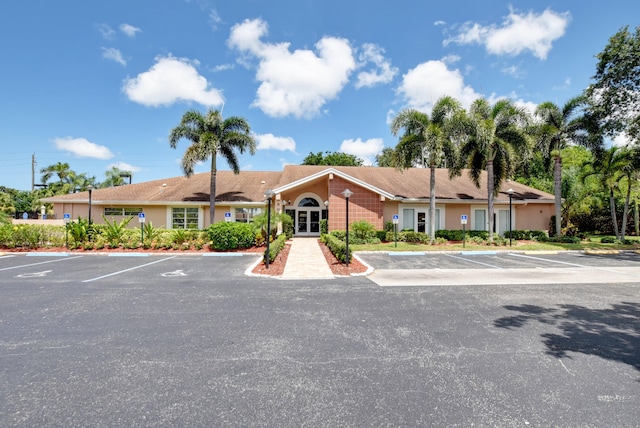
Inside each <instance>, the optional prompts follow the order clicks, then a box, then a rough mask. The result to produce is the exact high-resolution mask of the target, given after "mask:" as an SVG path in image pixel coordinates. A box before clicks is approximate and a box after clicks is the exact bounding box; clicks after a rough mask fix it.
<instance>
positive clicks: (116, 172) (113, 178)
mask: <svg viewBox="0 0 640 428" xmlns="http://www.w3.org/2000/svg"><path fill="white" fill-rule="evenodd" d="M131 174H132V173H131V171H124V170H121V169H120V168H118V167H116V166H113V167H111V169H108V170H107V171H105V173H104V175H105V177H107V178H106V180H105V181H104V182H102V184H100V187H115V186H122V185H123V184H125V181H124V177H131Z"/></svg>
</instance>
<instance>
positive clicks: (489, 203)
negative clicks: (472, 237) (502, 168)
mask: <svg viewBox="0 0 640 428" xmlns="http://www.w3.org/2000/svg"><path fill="white" fill-rule="evenodd" d="M487 208H488V209H487V211H488V213H487V215H488V216H489V242H493V224H494V221H493V160H492V159H491V160H488V161H487Z"/></svg>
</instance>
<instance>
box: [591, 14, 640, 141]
mask: <svg viewBox="0 0 640 428" xmlns="http://www.w3.org/2000/svg"><path fill="white" fill-rule="evenodd" d="M597 58H598V64H597V65H596V74H595V75H594V76H593V77H592V79H594V80H595V81H594V83H593V84H591V85H590V86H589V87H588V88H587V89H586V91H585V93H586V94H587V96H588V97H589V98H590V99H591V101H592V103H593V106H592V111H593V113H594V114H595V116H596V117H597V118H598V119H599V121H600V122H601V123H602V126H603V129H604V131H605V134H606V135H608V136H615V135H617V134H620V133H625V134H627V135H628V136H629V137H631V138H632V139H634V140H638V137H640V111H639V110H638V105H639V104H640V27H636V29H635V33H633V34H632V33H631V32H629V27H628V26H626V27H623V28H622V29H620V31H618V32H617V33H616V34H614V35H613V36H612V37H611V38H610V39H609V43H608V44H607V46H606V47H605V48H604V50H603V51H602V52H600V53H599V54H598V55H597Z"/></svg>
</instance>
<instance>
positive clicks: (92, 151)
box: [53, 137, 113, 159]
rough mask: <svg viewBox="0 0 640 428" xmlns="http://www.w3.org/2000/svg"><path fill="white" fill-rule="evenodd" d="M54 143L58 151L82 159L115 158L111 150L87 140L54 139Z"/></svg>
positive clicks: (71, 138)
mask: <svg viewBox="0 0 640 428" xmlns="http://www.w3.org/2000/svg"><path fill="white" fill-rule="evenodd" d="M53 142H54V144H55V145H56V148H57V149H58V150H62V151H65V152H69V153H71V154H73V155H75V156H77V157H80V158H95V159H110V158H112V157H113V153H111V150H109V149H108V148H106V147H105V146H100V145H98V144H95V143H92V142H90V141H89V140H87V139H86V138H73V137H64V138H54V139H53Z"/></svg>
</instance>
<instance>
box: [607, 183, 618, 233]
mask: <svg viewBox="0 0 640 428" xmlns="http://www.w3.org/2000/svg"><path fill="white" fill-rule="evenodd" d="M609 208H610V209H611V221H613V233H614V234H615V235H616V239H620V232H619V230H618V218H617V216H616V200H615V198H614V197H613V190H611V191H610V195H609Z"/></svg>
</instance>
